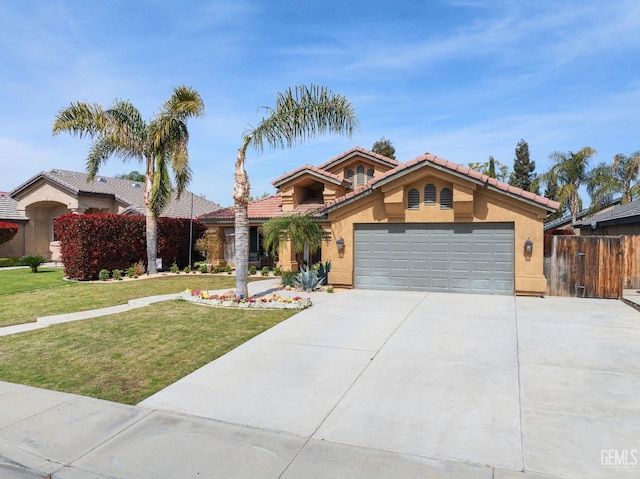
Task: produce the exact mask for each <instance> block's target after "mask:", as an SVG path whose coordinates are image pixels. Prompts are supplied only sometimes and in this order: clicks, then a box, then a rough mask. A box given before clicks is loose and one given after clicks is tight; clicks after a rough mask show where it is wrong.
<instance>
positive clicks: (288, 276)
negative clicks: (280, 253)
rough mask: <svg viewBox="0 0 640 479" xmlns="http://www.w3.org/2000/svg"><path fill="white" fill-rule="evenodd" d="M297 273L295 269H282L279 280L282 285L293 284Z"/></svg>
mask: <svg viewBox="0 0 640 479" xmlns="http://www.w3.org/2000/svg"><path fill="white" fill-rule="evenodd" d="M297 277H298V273H297V272H295V271H283V272H282V276H281V278H280V279H281V280H282V286H295V284H296V278H297Z"/></svg>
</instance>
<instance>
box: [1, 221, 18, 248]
mask: <svg viewBox="0 0 640 479" xmlns="http://www.w3.org/2000/svg"><path fill="white" fill-rule="evenodd" d="M19 229H20V227H19V226H18V225H17V224H15V223H5V222H0V244H2V243H6V242H7V241H11V240H12V239H13V238H14V237H15V236H16V235H17V234H18V230H19Z"/></svg>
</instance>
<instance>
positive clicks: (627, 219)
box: [576, 199, 640, 229]
mask: <svg viewBox="0 0 640 479" xmlns="http://www.w3.org/2000/svg"><path fill="white" fill-rule="evenodd" d="M629 223H640V199H638V200H634V201H630V202H629V203H625V204H624V205H617V206H615V207H614V208H613V209H610V210H607V211H603V212H601V213H597V214H595V215H593V216H588V217H586V218H583V219H582V220H581V221H578V222H577V223H576V224H578V225H581V226H583V227H588V226H590V227H591V228H593V229H596V228H597V227H599V226H610V225H615V224H629Z"/></svg>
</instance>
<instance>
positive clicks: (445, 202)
mask: <svg viewBox="0 0 640 479" xmlns="http://www.w3.org/2000/svg"><path fill="white" fill-rule="evenodd" d="M452 208H453V191H451V189H450V188H442V190H440V209H441V210H450V209H452Z"/></svg>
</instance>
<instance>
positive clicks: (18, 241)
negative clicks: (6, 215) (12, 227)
mask: <svg viewBox="0 0 640 479" xmlns="http://www.w3.org/2000/svg"><path fill="white" fill-rule="evenodd" d="M10 223H13V222H12V221H10ZM16 224H17V225H18V228H19V229H18V234H16V235H15V236H14V237H13V239H12V240H11V241H7V242H6V243H2V244H0V258H18V257H20V256H24V255H25V254H26V250H25V235H24V233H25V223H16Z"/></svg>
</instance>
